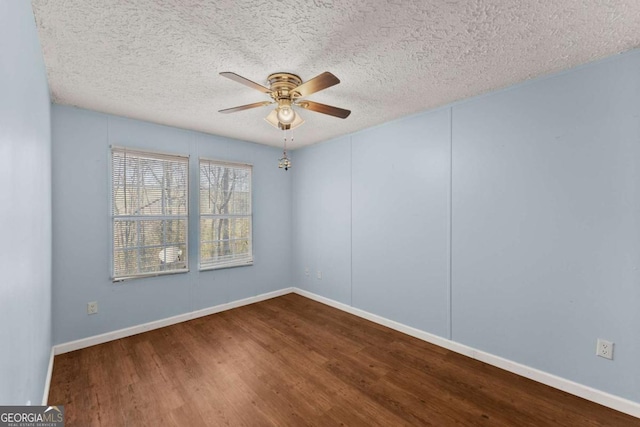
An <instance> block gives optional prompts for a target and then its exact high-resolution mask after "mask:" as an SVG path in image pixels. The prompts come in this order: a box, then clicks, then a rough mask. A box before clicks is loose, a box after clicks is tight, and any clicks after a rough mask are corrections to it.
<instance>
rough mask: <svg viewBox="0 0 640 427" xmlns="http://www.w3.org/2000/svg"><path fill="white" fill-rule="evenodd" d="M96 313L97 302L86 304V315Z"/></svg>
mask: <svg viewBox="0 0 640 427" xmlns="http://www.w3.org/2000/svg"><path fill="white" fill-rule="evenodd" d="M97 312H98V302H97V301H92V302H88V303H87V314H96V313H97Z"/></svg>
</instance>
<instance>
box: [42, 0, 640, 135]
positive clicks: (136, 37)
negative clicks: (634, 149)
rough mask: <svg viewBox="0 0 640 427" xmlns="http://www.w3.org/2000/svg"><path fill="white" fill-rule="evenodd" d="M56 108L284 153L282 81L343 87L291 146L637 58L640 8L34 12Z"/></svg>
mask: <svg viewBox="0 0 640 427" xmlns="http://www.w3.org/2000/svg"><path fill="white" fill-rule="evenodd" d="M32 3H33V9H34V13H35V18H36V22H37V25H38V30H39V35H40V39H41V44H42V48H43V51H44V58H45V62H46V66H47V72H48V78H49V85H50V88H51V92H52V99H53V101H54V102H56V103H59V104H68V105H75V106H78V107H82V108H87V109H91V110H97V111H102V112H106V113H111V114H117V115H121V116H126V117H131V118H135V119H141V120H147V121H151V122H156V123H161V124H166V125H170V126H176V127H181V128H187V129H193V130H198V131H202V132H207V133H212V134H217V135H223V136H229V137H233V138H238V139H241V140H246V141H254V142H258V143H263V144H268V145H275V146H280V145H281V143H282V132H281V131H278V130H276V129H274V128H273V127H271V126H270V125H269V124H268V123H266V122H265V121H264V120H262V119H263V117H265V116H266V115H267V114H268V113H269V112H270V108H271V107H262V108H257V109H254V110H248V111H243V112H238V113H234V114H230V115H224V114H220V113H218V112H217V111H218V110H220V109H223V108H229V107H234V106H237V105H242V104H249V103H253V102H258V101H262V100H267V99H268V98H267V96H266V95H264V94H261V93H260V92H258V91H255V90H252V89H250V88H248V87H245V86H242V85H240V84H238V83H235V82H233V81H231V80H228V79H225V78H223V77H221V76H219V75H218V73H219V72H221V71H233V72H235V73H238V74H240V75H242V76H244V77H246V78H248V79H250V80H253V81H256V82H258V83H261V84H263V85H266V84H267V83H266V78H267V75H269V74H270V73H273V72H278V71H285V72H292V73H295V74H298V75H299V76H300V77H302V79H303V80H305V81H306V80H308V79H310V78H312V77H314V76H316V75H318V74H320V73H321V72H323V71H331V72H332V73H333V74H335V75H336V76H337V77H338V78H339V79H340V80H341V84H339V85H337V86H334V87H332V88H329V89H327V90H325V91H323V92H319V93H317V94H314V95H311V96H310V97H309V98H308V99H311V100H313V101H317V102H322V103H326V104H330V105H335V106H337V107H342V108H347V109H350V110H352V114H351V116H350V117H349V118H348V119H346V120H341V119H337V118H333V117H330V116H325V115H322V114H319V113H314V112H311V111H305V110H302V111H301V115H302V117H303V118H304V119H305V120H306V123H305V124H304V125H303V126H301V127H300V128H298V129H296V130H295V131H294V132H295V135H294V136H295V143H294V146H297V147H299V146H302V145H308V144H312V143H316V142H319V141H324V140H327V139H330V138H332V137H336V136H339V135H343V134H347V133H351V132H355V131H357V130H360V129H363V128H367V127H370V126H373V125H377V124H380V123H383V122H386V121H389V120H393V119H395V118H398V117H401V116H405V115H408V114H412V113H416V112H419V111H422V110H426V109H429V108H433V107H436V106H439V105H443V104H446V103H449V102H452V101H455V100H459V99H462V98H466V97H470V96H473V95H478V94H481V93H484V92H487V91H491V90H494V89H498V88H502V87H505V86H508V85H511V84H514V83H517V82H521V81H523V80H527V79H530V78H533V77H537V76H540V75H544V74H548V73H553V72H556V71H559V70H563V69H567V68H570V67H573V66H576V65H579V64H583V63H586V62H589V61H593V60H595V59H598V58H602V57H605V56H608V55H611V54H614V53H618V52H622V51H625V50H629V49H632V48H635V47H638V46H640V1H638V0H626V1H624V0H617V1H616V0H611V1H607V0H562V1H556V0H537V1H535V0H530V1H522V0H520V1H519V0H502V1H500V0H493V1H491V0H464V1H454V0H448V1H442V0H430V1H426V0H415V1H403V0H395V1H391V0H390V1H371V0H350V1H342V2H340V1H330V0H314V1H301V0H295V1H293V0H269V1H266V0H253V1H240V0H223V1H205V0H200V1H198V0H189V1H185V0H164V1H158V0H136V1H123V0H120V1H116V0H34V1H33V2H32Z"/></svg>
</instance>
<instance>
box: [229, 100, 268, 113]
mask: <svg viewBox="0 0 640 427" xmlns="http://www.w3.org/2000/svg"><path fill="white" fill-rule="evenodd" d="M269 104H273V102H270V101H262V102H254V103H253V104H247V105H240V106H239V107H233V108H227V109H224V110H220V111H218V112H219V113H225V114H227V113H235V112H236V111H242V110H249V109H250V108H256V107H264V106H265V105H269Z"/></svg>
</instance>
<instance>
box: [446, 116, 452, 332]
mask: <svg viewBox="0 0 640 427" xmlns="http://www.w3.org/2000/svg"><path fill="white" fill-rule="evenodd" d="M448 238H449V260H448V261H449V266H448V267H449V271H448V276H449V277H448V279H449V280H448V283H447V285H448V288H449V289H448V295H447V298H448V299H449V301H448V303H449V307H448V313H447V317H448V321H449V322H448V323H449V324H448V325H447V326H448V328H449V331H448V332H449V334H448V335H449V339H450V340H452V339H453V107H450V108H449V236H448Z"/></svg>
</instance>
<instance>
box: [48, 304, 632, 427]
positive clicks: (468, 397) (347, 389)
mask: <svg viewBox="0 0 640 427" xmlns="http://www.w3.org/2000/svg"><path fill="white" fill-rule="evenodd" d="M49 404H61V405H64V407H65V415H66V425H67V426H165V425H177V426H222V425H232V426H241V425H246V426H263V425H264V426H270V425H277V426H307V425H314V426H333V425H351V426H396V425H398V426H400V425H432V426H454V425H468V426H475V425H478V426H600V425H607V426H620V427H621V426H639V425H640V420H639V419H637V418H633V417H630V416H627V415H625V414H622V413H620V412H616V411H614V410H611V409H608V408H605V407H603V406H600V405H597V404H594V403H591V402H588V401H586V400H583V399H581V398H578V397H575V396H572V395H569V394H566V393H563V392H561V391H559V390H556V389H553V388H550V387H547V386H545V385H542V384H539V383H536V382H534V381H531V380H528V379H525V378H522V377H519V376H517V375H514V374H511V373H509V372H506V371H503V370H500V369H498V368H495V367H492V366H489V365H486V364H484V363H482V362H478V361H476V360H473V359H470V358H467V357H464V356H461V355H459V354H456V353H453V352H451V351H448V350H445V349H442V348H440V347H437V346H434V345H431V344H428V343H425V342H423V341H420V340H418V339H415V338H412V337H409V336H407V335H404V334H401V333H399V332H396V331H393V330H391V329H388V328H385V327H383V326H380V325H377V324H375V323H371V322H368V321H366V320H363V319H360V318H358V317H355V316H352V315H350V314H347V313H344V312H341V311H339V310H336V309H333V308H331V307H328V306H325V305H323V304H319V303H317V302H315V301H312V300H309V299H307V298H304V297H301V296H299V295H295V294H289V295H285V296H282V297H279V298H275V299H272V300H268V301H263V302H260V303H257V304H253V305H249V306H245V307H241V308H237V309H235V310H231V311H227V312H223V313H219V314H215V315H211V316H207V317H203V318H199V319H195V320H192V321H190V322H186V323H181V324H178V325H174V326H170V327H166V328H162V329H157V330H155V331H150V332H146V333H144V334H140V335H136V336H133V337H129V338H124V339H120V340H117V341H112V342H109V343H106V344H101V345H98V346H94V347H90V348H86V349H83V350H78V351H74V352H72V353H67V354H63V355H60V356H56V358H55V363H54V369H53V378H52V382H51V392H50V395H49Z"/></svg>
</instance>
